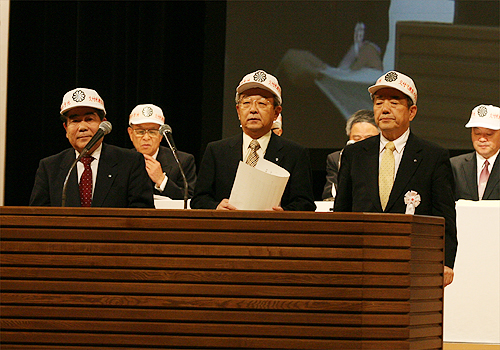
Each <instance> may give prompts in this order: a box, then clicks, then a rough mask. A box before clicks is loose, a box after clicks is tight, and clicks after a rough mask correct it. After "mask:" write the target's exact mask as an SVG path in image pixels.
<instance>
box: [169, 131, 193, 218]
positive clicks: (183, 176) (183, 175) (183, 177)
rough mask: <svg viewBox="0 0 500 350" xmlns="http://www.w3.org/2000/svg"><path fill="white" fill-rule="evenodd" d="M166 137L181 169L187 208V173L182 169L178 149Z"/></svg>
mask: <svg viewBox="0 0 500 350" xmlns="http://www.w3.org/2000/svg"><path fill="white" fill-rule="evenodd" d="M165 139H166V140H167V142H168V146H169V147H170V150H172V153H173V154H174V158H175V161H176V162H177V165H178V166H179V170H180V172H181V175H182V181H183V182H184V209H187V201H188V198H189V191H188V182H187V179H186V175H185V174H184V170H183V169H182V166H181V162H180V161H179V157H177V151H176V150H175V147H174V146H173V145H172V144H171V143H170V140H169V139H168V137H165Z"/></svg>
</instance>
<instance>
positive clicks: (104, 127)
mask: <svg viewBox="0 0 500 350" xmlns="http://www.w3.org/2000/svg"><path fill="white" fill-rule="evenodd" d="M111 129H112V127H111V123H110V122H108V121H103V122H101V124H99V129H98V130H97V131H96V133H95V134H94V136H92V138H91V139H90V141H89V142H87V144H86V145H85V147H84V148H83V150H82V152H81V153H80V155H79V156H78V158H76V159H75V161H74V162H73V164H71V167H70V168H69V171H68V174H67V175H66V179H65V180H64V184H63V190H62V196H61V206H63V207H65V206H66V189H67V187H68V180H69V175H70V174H71V172H72V171H73V168H74V167H75V165H76V163H78V161H79V160H80V159H82V157H85V156H86V155H87V153H89V151H90V150H91V149H92V147H94V146H95V144H96V143H97V141H99V140H100V139H102V138H103V137H104V135H107V134H109V133H110V132H111Z"/></svg>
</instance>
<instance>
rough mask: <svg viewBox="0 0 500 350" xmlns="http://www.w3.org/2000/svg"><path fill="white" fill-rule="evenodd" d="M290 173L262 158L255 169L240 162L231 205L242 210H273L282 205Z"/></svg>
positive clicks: (230, 199) (230, 200)
mask: <svg viewBox="0 0 500 350" xmlns="http://www.w3.org/2000/svg"><path fill="white" fill-rule="evenodd" d="M289 177H290V173H289V172H288V171H286V170H285V169H283V168H282V167H280V166H279V165H276V164H274V163H272V162H270V161H268V160H267V159H263V158H260V159H259V161H258V162H257V165H256V166H255V168H253V167H251V166H250V165H248V164H246V163H243V162H242V161H240V164H239V165H238V171H237V172H236V178H235V179H234V183H233V188H232V190H231V195H230V196H229V203H231V204H232V205H234V206H235V207H236V208H238V209H240V210H272V209H273V207H277V206H279V205H280V201H281V196H283V192H284V191H285V187H286V183H287V182H288V178H289Z"/></svg>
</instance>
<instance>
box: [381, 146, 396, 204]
mask: <svg viewBox="0 0 500 350" xmlns="http://www.w3.org/2000/svg"><path fill="white" fill-rule="evenodd" d="M395 149H396V147H395V146H394V143H393V142H392V141H390V142H388V143H387V145H385V151H384V154H382V160H381V162H380V172H379V175H378V187H379V194H380V204H382V209H383V210H385V207H386V206H387V202H388V201H389V195H390V194H391V190H392V185H393V183H394V153H393V152H394V150H395Z"/></svg>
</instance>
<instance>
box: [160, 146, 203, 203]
mask: <svg viewBox="0 0 500 350" xmlns="http://www.w3.org/2000/svg"><path fill="white" fill-rule="evenodd" d="M177 158H179V163H181V166H182V170H183V171H184V175H185V176H186V180H187V183H188V193H189V198H191V197H192V196H193V192H194V185H195V184H196V164H195V162H194V156H193V155H192V154H189V153H185V152H181V151H177ZM156 160H157V161H159V162H160V164H161V168H162V170H163V172H165V174H167V177H168V181H167V184H166V185H165V188H164V189H163V192H161V191H158V190H157V189H154V193H155V194H159V195H162V196H166V197H169V198H172V199H184V180H183V178H182V175H181V171H180V170H179V166H178V164H177V162H176V161H175V158H174V155H173V154H172V151H171V150H170V148H167V147H163V146H160V149H159V151H158V156H157V157H156ZM153 188H154V184H153Z"/></svg>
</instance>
